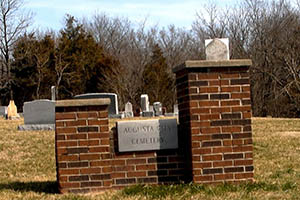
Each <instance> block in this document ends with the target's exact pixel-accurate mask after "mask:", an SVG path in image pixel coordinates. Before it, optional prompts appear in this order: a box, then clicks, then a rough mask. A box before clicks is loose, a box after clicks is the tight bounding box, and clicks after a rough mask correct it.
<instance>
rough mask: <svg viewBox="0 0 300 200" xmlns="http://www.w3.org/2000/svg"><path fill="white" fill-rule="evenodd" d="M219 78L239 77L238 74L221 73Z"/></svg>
mask: <svg viewBox="0 0 300 200" xmlns="http://www.w3.org/2000/svg"><path fill="white" fill-rule="evenodd" d="M220 76H221V78H239V77H240V75H239V74H221V75H220Z"/></svg>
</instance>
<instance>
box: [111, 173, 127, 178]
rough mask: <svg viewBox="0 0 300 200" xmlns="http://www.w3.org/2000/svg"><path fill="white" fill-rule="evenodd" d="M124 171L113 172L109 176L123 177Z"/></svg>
mask: <svg viewBox="0 0 300 200" xmlns="http://www.w3.org/2000/svg"><path fill="white" fill-rule="evenodd" d="M124 177H125V172H122V173H121V172H114V173H112V174H111V178H124Z"/></svg>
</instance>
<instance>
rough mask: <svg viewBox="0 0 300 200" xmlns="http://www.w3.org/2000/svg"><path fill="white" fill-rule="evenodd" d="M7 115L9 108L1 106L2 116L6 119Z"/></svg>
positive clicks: (0, 112)
mask: <svg viewBox="0 0 300 200" xmlns="http://www.w3.org/2000/svg"><path fill="white" fill-rule="evenodd" d="M6 115H7V106H0V116H3V117H6Z"/></svg>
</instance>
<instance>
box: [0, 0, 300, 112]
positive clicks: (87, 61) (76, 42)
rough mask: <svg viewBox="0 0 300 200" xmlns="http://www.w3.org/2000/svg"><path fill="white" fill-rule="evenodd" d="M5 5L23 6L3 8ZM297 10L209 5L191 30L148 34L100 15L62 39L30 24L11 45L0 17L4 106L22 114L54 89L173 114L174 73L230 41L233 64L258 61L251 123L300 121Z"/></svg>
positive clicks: (63, 95)
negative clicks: (208, 44)
mask: <svg viewBox="0 0 300 200" xmlns="http://www.w3.org/2000/svg"><path fill="white" fill-rule="evenodd" d="M5 1H7V2H15V1H16V2H19V0H4V1H1V2H5ZM0 6H1V7H4V8H5V5H0ZM18 8H19V7H18ZM299 8H300V3H299V2H298V1H296V2H290V1H285V0H273V1H271V0H270V1H268V0H242V1H240V3H239V4H237V5H235V6H231V7H228V8H226V9H224V8H218V7H217V6H216V5H214V4H209V5H207V6H205V7H204V9H203V10H202V11H201V12H200V11H199V12H197V15H196V17H195V20H194V22H193V24H192V26H191V29H189V30H188V29H184V28H178V27H175V26H174V25H169V26H168V27H163V28H160V27H158V26H152V27H147V26H146V24H147V23H146V22H147V21H146V20H145V21H144V22H143V23H140V24H138V25H136V24H133V23H132V22H131V21H129V20H128V19H127V18H120V17H110V16H109V15H107V14H103V13H100V14H95V15H94V16H93V18H92V19H89V20H88V19H84V18H81V19H78V18H75V17H73V16H70V15H66V17H65V25H64V27H63V28H62V29H61V30H60V31H59V32H55V31H45V32H39V31H30V32H29V31H28V30H27V29H26V28H27V27H28V25H29V24H27V23H25V22H27V21H26V20H25V21H24V26H23V27H21V28H20V31H19V32H18V34H15V35H11V38H13V39H12V40H10V41H11V42H10V43H9V44H8V45H5V44H6V42H7V39H5V37H4V34H3V33H4V32H3V30H5V28H4V26H3V22H4V20H3V13H2V18H1V13H0V29H1V32H0V50H1V53H0V56H1V57H0V58H1V64H0V95H1V104H2V105H7V103H8V101H9V100H10V98H13V99H14V100H15V102H16V104H17V105H18V107H22V105H23V103H24V102H25V101H30V100H33V99H43V98H50V96H51V94H50V87H51V86H52V85H55V86H56V95H57V99H67V98H72V97H73V96H75V95H77V94H82V93H89V92H113V93H116V94H117V95H118V98H119V104H120V109H123V108H124V104H125V103H126V102H127V101H130V102H131V103H132V104H133V105H134V106H135V107H138V106H139V105H140V95H141V94H144V93H146V94H148V95H149V98H150V101H151V103H153V102H155V101H160V102H162V103H163V105H164V106H166V107H167V109H168V110H169V111H172V106H173V104H174V103H176V91H175V77H174V74H173V73H172V68H173V67H175V66H177V65H179V64H182V63H183V62H184V61H186V60H195V59H205V54H204V52H205V51H204V41H205V39H210V38H222V37H228V38H229V40H230V58H231V59H252V61H253V65H252V66H251V68H250V72H251V76H250V78H251V92H252V106H253V114H254V116H268V115H270V116H274V117H298V116H299V114H300V95H299V94H300V82H299V81H300V66H299V64H300V52H299V48H300V12H299V11H300V9H299ZM1 10H2V11H3V10H5V9H1ZM13 11H14V10H13ZM13 16H14V17H15V16H16V15H13ZM17 16H18V15H17ZM26 16H27V17H28V18H30V14H27V15H26ZM28 18H27V19H28ZM1 19H2V20H1ZM6 19H7V18H6ZM22 19H25V18H24V17H23V18H22ZM18 22H21V21H18ZM13 28H18V26H12V28H11V29H10V30H13ZM26 30H27V31H26ZM7 32H8V31H7ZM5 47H8V48H5ZM6 50H7V51H6ZM6 52H7V53H6Z"/></svg>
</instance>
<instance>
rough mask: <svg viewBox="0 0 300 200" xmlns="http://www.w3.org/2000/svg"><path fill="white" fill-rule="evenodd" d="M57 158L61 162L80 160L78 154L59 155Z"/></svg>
mask: <svg viewBox="0 0 300 200" xmlns="http://www.w3.org/2000/svg"><path fill="white" fill-rule="evenodd" d="M57 160H58V161H59V162H61V161H77V160H79V158H78V156H77V155H61V156H57Z"/></svg>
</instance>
